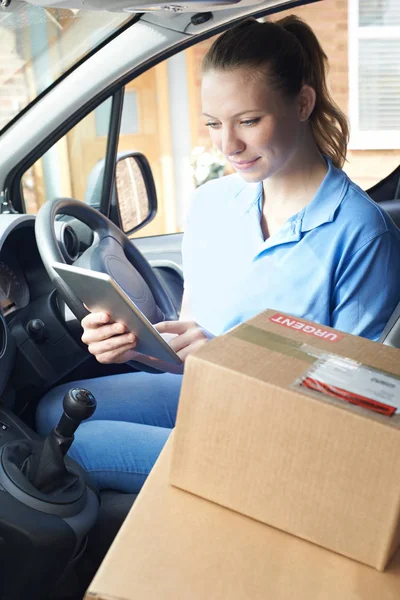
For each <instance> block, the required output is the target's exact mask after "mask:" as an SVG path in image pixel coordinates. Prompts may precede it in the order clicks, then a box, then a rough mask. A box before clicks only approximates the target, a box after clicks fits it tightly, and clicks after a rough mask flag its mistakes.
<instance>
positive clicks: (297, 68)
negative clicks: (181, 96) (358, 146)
mask: <svg viewBox="0 0 400 600" xmlns="http://www.w3.org/2000/svg"><path fill="white" fill-rule="evenodd" d="M327 63H328V60H327V57H326V54H325V52H324V51H323V49H322V48H321V45H320V43H319V42H318V40H317V38H316V36H315V34H314V32H313V30H312V29H311V27H309V26H308V25H307V24H306V23H305V22H304V21H302V20H301V19H300V18H298V17H296V16H295V15H289V16H288V17H284V18H283V19H280V20H279V21H276V22H275V23H273V22H271V21H268V22H266V23H259V22H258V21H256V20H255V19H253V18H250V19H246V20H244V21H242V22H240V23H239V24H237V25H235V26H234V27H232V28H231V29H229V30H228V31H226V32H225V33H223V34H222V35H221V36H220V37H219V38H217V39H216V40H215V42H214V43H213V44H212V46H211V48H210V49H209V50H208V52H207V54H206V55H205V57H204V59H203V65H202V69H203V72H207V71H209V70H211V69H223V70H232V69H236V68H249V69H255V70H256V71H259V72H261V73H264V74H265V71H266V69H267V72H268V77H269V81H270V83H271V85H272V86H273V87H275V88H277V89H280V90H282V91H283V92H284V93H286V94H288V95H290V96H296V95H297V94H298V93H299V92H300V90H301V88H302V86H303V85H305V84H307V85H309V86H310V87H312V88H313V89H314V90H315V93H316V102H315V107H314V110H313V112H312V114H311V116H310V126H311V130H312V133H313V135H314V139H315V142H316V144H317V146H318V149H319V151H320V152H321V154H324V155H326V156H328V157H329V158H331V160H332V162H333V164H334V165H335V166H336V167H339V168H340V167H342V166H343V164H344V162H345V159H346V151H347V143H348V137H349V127H348V122H347V118H346V116H345V115H344V113H343V112H342V111H341V110H340V108H339V107H338V106H337V104H336V103H335V102H334V100H333V99H332V97H331V95H330V93H329V90H328V86H327V83H326V68H327Z"/></svg>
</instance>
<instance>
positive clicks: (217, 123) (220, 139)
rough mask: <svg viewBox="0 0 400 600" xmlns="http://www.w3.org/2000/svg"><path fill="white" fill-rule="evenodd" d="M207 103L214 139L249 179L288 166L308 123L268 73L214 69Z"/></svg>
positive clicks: (205, 90)
mask: <svg viewBox="0 0 400 600" xmlns="http://www.w3.org/2000/svg"><path fill="white" fill-rule="evenodd" d="M202 104H203V115H204V117H205V124H206V126H207V127H208V128H209V131H210V135H211V140H212V142H213V144H214V145H215V146H216V147H217V148H218V149H219V150H220V151H221V152H222V153H223V154H224V155H225V156H226V158H227V159H228V160H229V162H230V163H231V164H232V166H233V167H234V168H235V170H236V171H237V172H238V173H239V174H240V175H241V177H243V179H244V180H245V181H248V182H259V181H263V180H264V179H267V178H268V177H271V176H273V175H276V174H278V173H285V172H286V171H287V169H288V168H289V167H290V161H291V160H292V159H293V157H294V155H295V154H296V152H297V151H298V150H299V149H300V146H301V139H302V133H303V128H304V127H303V126H304V124H303V123H302V121H303V120H304V119H302V118H301V116H300V114H299V103H298V100H297V99H289V98H287V97H286V96H285V95H284V94H283V93H282V92H281V91H278V90H274V89H272V88H271V87H269V86H268V81H267V76H266V75H262V74H258V73H253V74H252V75H251V76H249V75H248V74H246V72H245V71H244V70H243V69H235V70H231V71H223V70H215V71H209V72H207V73H206V74H205V75H204V77H203V82H202Z"/></svg>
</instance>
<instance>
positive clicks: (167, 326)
mask: <svg viewBox="0 0 400 600" xmlns="http://www.w3.org/2000/svg"><path fill="white" fill-rule="evenodd" d="M154 327H155V328H156V329H157V331H158V332H159V333H160V334H161V335H164V334H172V335H175V337H173V338H171V339H169V340H168V345H169V346H171V348H172V349H173V350H175V352H176V353H177V355H178V356H179V358H180V359H181V360H182V362H185V360H186V358H187V357H188V356H189V354H191V353H192V352H194V351H195V350H197V349H198V348H200V347H201V346H203V344H205V343H206V342H208V341H209V340H210V339H211V338H212V336H211V335H210V334H209V333H208V332H206V331H205V330H204V329H202V328H201V327H200V325H198V324H197V323H195V322H194V321H162V322H161V323H157V324H156V325H154ZM165 337H167V336H165Z"/></svg>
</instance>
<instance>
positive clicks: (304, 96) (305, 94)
mask: <svg viewBox="0 0 400 600" xmlns="http://www.w3.org/2000/svg"><path fill="white" fill-rule="evenodd" d="M315 101H316V93H315V90H314V88H312V87H311V86H310V85H303V87H302V88H301V90H300V92H299V93H298V95H297V105H298V110H299V118H300V121H307V119H309V118H310V116H311V113H312V111H313V110H314V107H315Z"/></svg>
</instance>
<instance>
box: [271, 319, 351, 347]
mask: <svg viewBox="0 0 400 600" xmlns="http://www.w3.org/2000/svg"><path fill="white" fill-rule="evenodd" d="M268 321H271V322H272V323H277V324H278V325H283V327H288V328H289V329H295V330H297V331H302V333H307V334H308V335H313V336H315V337H318V338H321V339H323V340H326V341H327V342H338V341H339V340H341V339H342V338H343V337H344V336H343V335H342V334H341V333H334V332H333V331H331V330H330V329H322V328H321V327H314V325H309V324H308V323H305V322H304V321H299V320H298V319H295V318H294V317H287V316H286V315H282V314H281V313H276V314H275V315H273V316H272V317H270V318H269V319H268Z"/></svg>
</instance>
